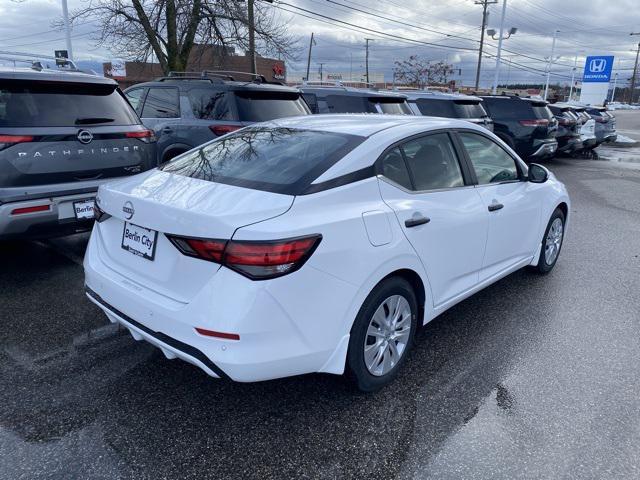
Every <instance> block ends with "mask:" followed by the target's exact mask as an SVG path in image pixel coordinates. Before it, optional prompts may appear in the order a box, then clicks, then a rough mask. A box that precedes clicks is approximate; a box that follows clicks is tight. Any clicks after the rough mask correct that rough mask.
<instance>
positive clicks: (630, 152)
mask: <svg viewBox="0 0 640 480" xmlns="http://www.w3.org/2000/svg"><path fill="white" fill-rule="evenodd" d="M597 152H598V157H599V158H598V160H606V161H609V162H620V163H633V164H638V165H640V147H632V148H615V147H600V148H598V150H597Z"/></svg>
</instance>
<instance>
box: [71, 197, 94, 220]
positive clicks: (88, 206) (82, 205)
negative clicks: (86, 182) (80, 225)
mask: <svg viewBox="0 0 640 480" xmlns="http://www.w3.org/2000/svg"><path fill="white" fill-rule="evenodd" d="M94 207H95V201H94V200H93V198H88V199H86V200H79V201H77V202H73V213H74V215H75V216H76V220H91V219H93V208H94Z"/></svg>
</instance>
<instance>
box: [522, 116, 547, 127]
mask: <svg viewBox="0 0 640 480" xmlns="http://www.w3.org/2000/svg"><path fill="white" fill-rule="evenodd" d="M519 123H520V125H522V126H523V127H546V126H547V125H549V119H547V118H536V119H535V120H520V122H519Z"/></svg>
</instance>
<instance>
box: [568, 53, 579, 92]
mask: <svg viewBox="0 0 640 480" xmlns="http://www.w3.org/2000/svg"><path fill="white" fill-rule="evenodd" d="M576 68H578V54H577V53H576V57H575V58H574V59H573V70H571V87H569V101H571V98H572V97H573V85H574V83H576V82H575V80H576Z"/></svg>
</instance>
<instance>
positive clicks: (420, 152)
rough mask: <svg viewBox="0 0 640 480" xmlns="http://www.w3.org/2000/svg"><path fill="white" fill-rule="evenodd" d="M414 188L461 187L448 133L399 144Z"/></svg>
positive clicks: (459, 171)
mask: <svg viewBox="0 0 640 480" xmlns="http://www.w3.org/2000/svg"><path fill="white" fill-rule="evenodd" d="M402 150H403V151H404V154H405V157H406V159H407V163H408V165H409V171H410V172H411V174H412V176H413V182H414V187H415V189H416V190H435V189H438V188H452V187H462V186H463V185H464V179H463V178H462V170H461V169H460V163H459V162H458V157H457V155H456V152H455V150H454V148H453V145H452V144H451V140H450V139H449V135H447V134H446V133H437V134H435V135H428V136H426V137H421V138H418V139H416V140H411V141H409V142H407V143H405V144H404V145H403V146H402Z"/></svg>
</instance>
